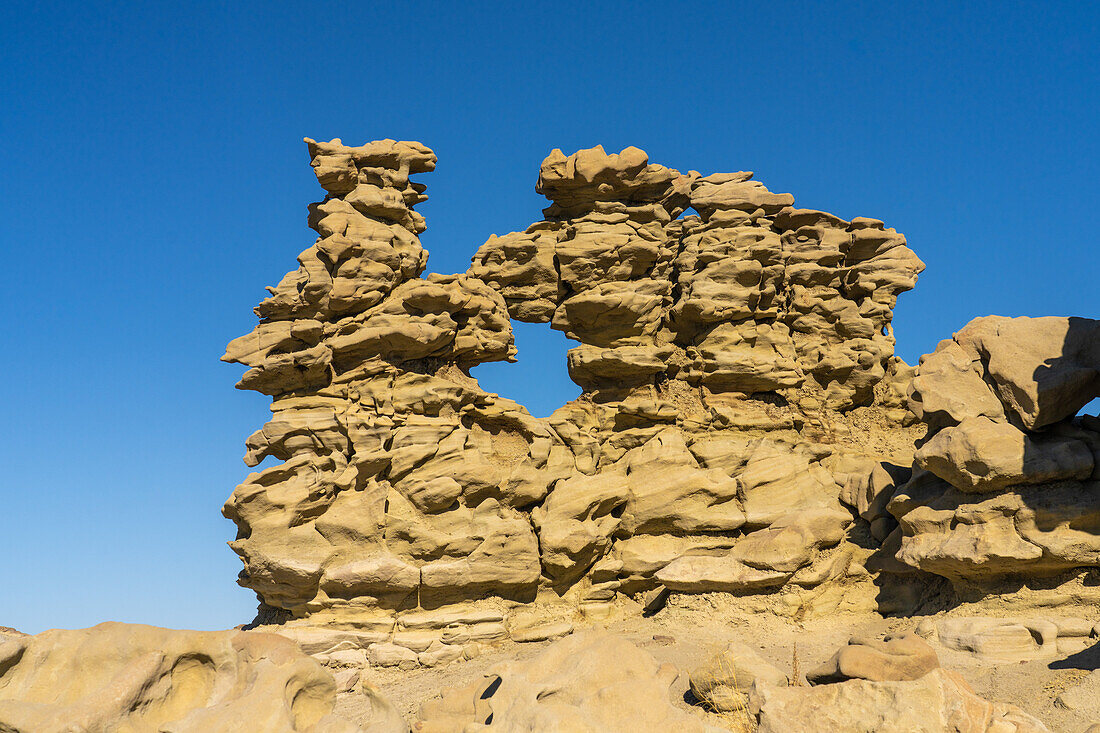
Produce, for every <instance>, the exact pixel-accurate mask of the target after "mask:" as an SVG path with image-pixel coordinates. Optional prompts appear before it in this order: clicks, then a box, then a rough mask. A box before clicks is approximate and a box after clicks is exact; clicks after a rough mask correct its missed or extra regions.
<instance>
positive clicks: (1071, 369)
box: [887, 316, 1100, 600]
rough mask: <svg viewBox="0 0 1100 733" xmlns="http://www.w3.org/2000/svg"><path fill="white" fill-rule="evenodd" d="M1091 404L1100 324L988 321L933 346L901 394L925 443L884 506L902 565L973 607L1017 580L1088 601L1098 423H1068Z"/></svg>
mask: <svg viewBox="0 0 1100 733" xmlns="http://www.w3.org/2000/svg"><path fill="white" fill-rule="evenodd" d="M1097 396H1100V321H1091V320H1088V319H1083V318H1002V317H996V316H990V317H987V318H979V319H976V320H974V321H972V322H971V323H970V324H968V325H967V326H966V327H965V328H964V329H962V330H961V331H959V333H957V334H955V337H954V338H953V339H951V340H948V341H944V342H942V343H941V344H940V345H939V346H938V347H937V348H936V351H935V353H934V354H931V355H929V356H927V357H925V358H924V359H922V362H921V364H920V367H919V373H918V376H917V377H916V378H915V379H913V381H912V384H911V387H910V391H909V402H910V407H911V408H912V410H913V411H914V412H915V413H916V414H917V415H918V416H919V417H920V418H921V419H922V420H923V422H924V423H925V424H926V425H927V427H928V430H929V436H928V438H927V440H926V441H925V442H924V444H923V445H922V446H921V447H920V449H919V450H918V451H917V452H916V455H915V460H914V474H913V477H912V480H911V481H909V483H907V484H906V485H905V486H903V487H901V488H900V489H899V490H898V491H897V492H896V493H895V494H894V496H893V497H892V499H891V500H890V502H889V505H888V507H887V508H888V510H889V511H890V513H891V514H893V515H894V516H895V517H896V518H897V519H898V522H899V524H900V528H899V530H898V543H899V545H898V546H899V549H898V552H897V558H898V559H899V560H901V561H902V562H904V563H907V564H909V565H911V566H913V567H916V568H919V569H921V570H923V571H927V572H930V573H935V574H937V575H941V576H944V577H946V578H948V579H950V580H951V581H952V583H953V584H954V585H955V586H956V589H957V590H958V591H959V592H960V593H961V594H962V595H963V596H964V597H967V598H971V599H973V598H980V597H981V596H983V595H985V594H986V593H990V592H994V591H995V590H999V589H1004V588H1006V587H1011V586H1012V585H1013V584H1015V585H1017V586H1018V585H1019V584H1020V582H1021V581H1020V580H1019V579H1020V578H1031V579H1035V578H1049V579H1057V581H1058V582H1062V581H1065V582H1066V583H1068V584H1069V585H1068V586H1067V587H1066V589H1065V591H1066V592H1067V593H1069V594H1071V595H1072V597H1073V598H1076V599H1077V600H1081V599H1083V598H1087V597H1090V596H1094V594H1093V593H1091V591H1090V590H1089V586H1091V585H1094V584H1093V583H1090V582H1088V581H1087V577H1086V576H1087V575H1088V574H1089V573H1095V572H1096V569H1097V568H1100V501H1098V500H1097V499H1098V497H1100V420H1097V419H1096V418H1095V417H1090V416H1082V417H1075V416H1076V415H1077V412H1078V411H1079V410H1080V409H1081V408H1082V407H1083V406H1084V405H1085V404H1087V403H1088V402H1089V401H1090V400H1092V399H1093V398H1095V397H1097ZM1083 578H1084V580H1082V579H1083ZM1046 582H1047V583H1048V584H1049V582H1051V581H1046ZM1055 584H1057V583H1055ZM1071 586H1073V587H1071Z"/></svg>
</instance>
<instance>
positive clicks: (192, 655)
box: [0, 623, 407, 733]
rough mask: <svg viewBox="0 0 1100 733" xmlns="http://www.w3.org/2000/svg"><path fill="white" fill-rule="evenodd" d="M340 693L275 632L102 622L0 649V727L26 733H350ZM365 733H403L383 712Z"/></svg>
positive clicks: (12, 641)
mask: <svg viewBox="0 0 1100 733" xmlns="http://www.w3.org/2000/svg"><path fill="white" fill-rule="evenodd" d="M335 699H336V688H335V683H334V681H333V679H332V677H331V676H330V675H329V674H327V673H326V672H325V671H324V670H323V669H322V667H321V665H320V664H318V663H317V662H316V661H315V660H313V659H310V658H309V657H307V656H306V655H304V654H303V653H302V652H301V651H299V650H298V648H297V647H295V645H294V643H293V642H290V641H288V640H286V639H284V638H282V637H280V636H276V635H273V634H261V633H255V632H240V631H216V632H200V631H172V630H168V629H159V628H154V627H152V626H138V625H131V624H120V623H105V624H100V625H99V626H96V627H94V628H90V629H81V630H78V631H47V632H45V633H42V634H39V635H38V636H33V637H28V636H22V637H19V638H14V637H13V638H10V639H9V640H7V641H4V642H3V643H0V729H2V730H5V731H13V732H26V733H31V732H32V731H33V733H51V732H56V733H68V732H69V731H77V730H79V731H87V733H107V732H108V731H117V732H120V733H127V732H132V733H139V732H143V731H164V732H165V733H167V732H169V731H171V733H186V732H193V733H218V732H219V731H224V732H225V733H235V732H236V731H240V730H242V729H243V728H242V726H244V727H246V728H247V729H248V730H257V731H259V730H262V731H270V732H271V733H278V732H280V731H285V732H286V733H291V732H292V731H295V732H301V733H354V732H355V731H360V730H363V729H362V728H360V727H359V726H358V725H353V724H352V723H350V722H348V721H347V720H343V719H340V718H337V717H336V716H334V715H333V714H332V709H333V704H334V702H335ZM376 723H377V724H374V725H368V727H367V728H366V729H365V730H366V731H367V732H368V733H401V731H404V730H407V728H406V727H405V726H404V724H403V723H401V722H400V721H399V720H393V719H392V718H390V719H389V720H388V721H387V720H386V719H385V718H384V716H383V715H380V716H379V717H378V720H377V721H376Z"/></svg>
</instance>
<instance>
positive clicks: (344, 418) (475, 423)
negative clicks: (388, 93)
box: [223, 140, 923, 666]
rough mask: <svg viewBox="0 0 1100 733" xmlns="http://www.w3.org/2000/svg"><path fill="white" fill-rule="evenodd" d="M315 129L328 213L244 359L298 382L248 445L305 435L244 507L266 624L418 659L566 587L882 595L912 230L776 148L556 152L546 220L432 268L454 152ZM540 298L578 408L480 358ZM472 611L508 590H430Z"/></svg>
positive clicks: (275, 292)
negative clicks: (825, 185) (877, 580)
mask: <svg viewBox="0 0 1100 733" xmlns="http://www.w3.org/2000/svg"><path fill="white" fill-rule="evenodd" d="M307 144H308V148H309V154H310V157H311V162H312V165H313V168H314V172H315V173H316V175H317V180H318V182H319V183H320V184H321V186H322V188H324V189H325V191H326V194H327V195H326V198H325V200H324V201H322V202H321V203H318V204H315V205H313V206H311V207H310V216H309V219H308V222H309V225H310V226H311V227H312V228H313V229H314V230H315V231H316V232H317V233H318V238H317V240H316V242H315V243H314V244H313V245H312V246H311V247H309V248H307V249H306V250H305V251H304V252H302V254H301V255H299V258H298V261H299V265H300V267H299V268H298V270H296V271H295V272H292V273H289V274H288V275H287V276H286V277H285V278H284V279H283V281H282V282H281V283H280V284H279V285H278V286H276V287H274V288H271V289H270V291H271V292H270V297H269V298H267V299H266V300H264V301H263V302H262V303H261V304H260V305H259V306H258V307H257V308H256V313H257V315H258V316H259V317H260V323H259V325H257V326H256V328H255V329H254V330H253V332H252V333H250V334H248V335H246V336H243V337H241V338H238V339H236V340H234V341H233V342H232V343H230V344H229V346H228V348H227V351H226V355H225V357H224V359H225V360H227V361H232V362H238V363H242V364H244V365H245V366H247V367H248V368H249V369H248V371H247V372H246V373H245V374H244V376H243V377H242V379H241V382H240V384H239V385H238V386H239V387H241V388H244V389H253V390H257V391H260V392H262V393H264V394H268V395H270V396H271V397H272V420H271V421H270V422H269V423H268V424H267V425H265V426H264V427H263V428H262V429H261V430H259V431H258V432H257V433H255V434H254V435H253V436H252V437H250V438H249V439H248V441H247V454H246V457H245V460H246V463H248V464H249V465H250V466H260V464H261V462H262V461H264V460H265V458H267V457H268V456H271V457H272V458H274V459H276V460H278V461H281V462H282V463H279V464H276V465H271V466H270V467H266V468H262V470H259V471H258V472H256V473H253V474H251V475H250V476H249V477H248V478H247V479H246V480H245V482H244V483H243V484H241V485H240V486H239V487H237V489H236V491H234V493H233V495H232V497H231V498H230V499H229V501H227V502H226V504H225V507H224V510H223V511H224V514H225V515H226V516H227V517H229V518H230V519H232V520H233V521H234V522H235V523H236V524H237V526H238V536H237V538H236V539H235V540H234V541H233V542H232V543H231V546H232V547H233V549H234V550H235V551H236V552H237V553H238V555H240V557H241V559H242V561H243V563H244V569H243V571H242V573H241V576H240V583H241V584H242V585H244V586H246V587H249V588H251V589H253V590H254V591H256V593H257V595H258V596H259V598H260V601H261V607H260V614H259V617H258V620H259V621H260V622H263V623H276V624H277V623H279V622H285V621H287V620H288V619H294V620H295V623H299V622H305V623H307V624H308V625H313V626H315V627H318V628H327V629H336V630H344V631H351V630H358V631H360V632H369V633H370V634H373V635H375V637H377V638H375V637H372V638H371V639H369V640H368V639H366V638H358V639H356V640H355V641H353V642H349V645H351V646H353V647H354V648H355V649H358V650H361V651H364V652H365V654H366V656H367V658H368V660H370V661H371V663H377V664H384V665H394V666H402V665H408V664H412V663H414V662H413V660H414V658H415V661H416V663H420V664H428V663H431V664H439V663H445V662H446V661H448V660H452V659H456V658H461V656H462V655H464V654H466V651H465V646H466V645H468V644H493V643H496V642H497V641H498V640H500V639H505V638H507V637H508V636H509V633H510V632H509V631H508V628H509V623H510V622H509V620H508V616H509V614H510V610H509V609H511V608H514V607H515V604H517V603H519V604H526V603H530V602H532V601H534V600H535V599H536V598H537V597H539V594H540V593H542V594H544V596H545V595H546V594H548V593H553V594H554V597H557V598H561V599H563V601H564V602H565V603H566V604H567V605H569V607H570V608H572V609H574V610H577V611H579V612H580V613H581V614H583V615H584V616H585V617H586V618H595V617H599V616H605V615H607V613H609V612H610V611H609V609H611V608H612V605H613V603H614V601H615V599H616V598H619V597H621V596H624V595H634V596H638V597H639V598H640V597H641V596H640V595H639V594H645V593H650V592H654V591H657V590H658V589H662V590H661V591H660V593H666V594H667V592H673V593H697V592H716V591H736V592H738V593H773V592H779V591H782V592H785V593H788V594H791V595H792V598H794V600H791V601H790V602H789V603H787V604H786V607H788V608H790V609H791V611H790V612H792V613H793V612H794V611H795V610H798V612H799V613H806V612H810V610H809V609H810V608H811V607H813V604H819V605H820V604H821V603H822V602H823V601H822V599H825V601H824V602H826V603H830V602H831V603H836V602H839V601H838V599H839V598H841V597H842V596H844V595H847V597H848V598H849V600H850V601H851V602H855V600H856V599H860V598H862V599H865V600H863V601H860V602H862V603H865V604H873V600H872V598H873V596H874V589H873V588H872V587H871V584H870V582H869V579H868V576H867V573H866V571H865V570H864V569H863V567H862V564H861V563H862V560H864V559H866V557H867V556H868V555H869V554H870V553H872V552H873V551H874V548H871V547H867V546H866V544H865V543H864V544H863V545H861V544H858V543H856V542H854V541H852V539H851V538H850V537H849V534H850V533H851V532H852V531H854V530H853V529H852V525H853V522H857V521H858V522H864V521H865V522H868V523H869V524H870V525H871V528H872V529H871V533H872V535H874V536H885V535H886V534H887V533H888V532H889V531H890V530H892V529H893V525H892V524H891V523H892V522H893V521H894V519H893V517H892V516H891V515H890V514H888V513H887V512H885V510H884V507H885V503H886V499H887V498H888V495H889V493H890V490H891V489H892V487H893V486H894V483H895V482H896V481H898V480H901V477H900V476H899V475H893V474H889V473H888V472H886V471H885V469H884V468H883V466H884V465H886V464H883V461H884V460H885V459H887V458H889V459H890V460H892V461H894V463H890V464H888V465H891V466H894V465H904V466H908V465H909V463H910V458H911V446H912V439H913V437H914V435H913V434H912V431H911V430H910V429H908V428H906V427H904V426H903V425H902V420H903V419H904V418H905V416H906V415H907V413H906V412H905V410H904V408H903V405H902V403H901V401H900V399H901V398H900V395H902V394H903V393H904V392H905V389H906V388H907V383H908V380H909V377H910V374H911V370H910V369H909V368H908V367H906V366H905V365H904V364H902V363H901V362H900V361H899V360H897V359H895V358H894V357H893V355H892V352H893V338H892V336H891V334H890V321H891V318H892V309H893V307H894V304H895V302H896V299H897V296H898V295H899V294H900V293H902V292H904V291H906V290H908V289H910V288H912V287H913V285H914V283H915V282H916V277H917V274H918V273H919V272H920V271H921V269H923V264H922V263H921V262H920V260H919V259H918V258H917V257H916V255H914V254H913V252H912V251H911V250H910V249H909V248H908V246H907V245H906V243H905V238H904V237H903V236H902V235H900V234H898V233H897V232H895V231H894V230H893V229H888V228H886V227H885V225H884V224H883V223H882V222H880V221H877V220H873V219H864V218H857V219H854V220H852V221H844V220H841V219H839V218H837V217H834V216H832V215H830V214H826V213H823V212H818V211H812V210H807V209H795V208H793V198H792V197H791V196H790V195H789V194H773V193H771V192H769V191H768V190H767V189H766V188H765V187H764V186H763V185H762V184H760V183H758V182H756V181H754V180H752V174H750V173H732V174H716V175H710V176H701V175H700V174H698V173H695V172H689V173H687V174H681V173H679V172H678V171H675V170H672V169H670V168H666V167H664V166H660V165H655V164H650V163H649V161H648V158H647V157H646V155H645V153H643V152H642V151H640V150H637V149H636V148H628V149H626V150H624V151H622V152H621V153H618V154H612V155H608V154H606V153H605V152H604V151H603V149H602V148H593V149H590V150H582V151H579V152H577V153H575V154H573V155H570V156H566V155H564V154H563V153H561V152H560V151H554V152H553V153H551V155H550V156H549V157H548V158H547V159H546V160H545V161H544V162H543V164H542V167H541V170H540V173H539V181H538V184H537V190H539V191H540V192H542V193H543V194H545V195H546V196H547V197H548V198H549V199H550V200H551V201H552V204H551V206H549V207H548V208H547V209H546V210H545V211H544V216H545V219H544V220H543V221H541V222H538V223H536V224H533V225H532V226H531V227H529V228H528V229H527V230H526V231H525V232H518V233H512V234H507V235H504V236H501V237H496V236H494V237H491V238H490V239H489V241H488V242H486V243H485V244H484V245H483V246H482V247H481V248H480V249H479V250H478V251H477V253H476V254H475V256H474V258H473V264H472V266H471V267H470V269H469V271H468V272H467V273H465V274H462V275H435V274H428V275H424V274H423V270H424V267H425V265H426V261H427V253H426V252H425V251H424V249H423V247H421V245H420V242H419V239H418V235H419V234H420V233H421V232H422V231H424V228H425V222H424V220H423V218H422V217H421V216H420V215H419V214H417V213H416V212H415V211H414V207H415V206H416V205H417V204H419V203H420V202H422V201H423V200H424V199H425V195H424V190H425V187H424V186H423V185H422V184H420V183H416V182H412V181H410V176H412V175H415V174H419V173H425V172H428V171H431V170H432V169H433V168H434V166H435V155H434V154H433V153H432V152H431V151H430V150H428V149H427V148H425V147H424V146H423V145H420V144H419V143H412V142H394V141H392V140H386V141H381V142H374V143H369V144H367V145H363V146H359V147H350V146H345V145H343V144H342V143H341V142H340V141H339V140H334V141H332V142H330V143H319V142H314V141H312V140H307ZM689 208H690V209H693V210H694V212H695V213H694V214H690V215H687V210H688V209H689ZM510 318H516V319H519V320H523V321H531V322H541V323H549V324H550V327H552V328H555V329H558V330H561V331H564V332H565V333H566V334H567V335H569V336H570V337H571V338H574V339H576V340H578V341H579V342H580V345H579V346H577V348H575V349H573V350H571V351H570V352H569V355H568V358H567V362H568V364H567V366H568V369H569V371H570V374H571V375H572V376H573V378H574V380H575V381H577V383H578V384H580V385H581V386H582V387H583V388H584V390H585V391H584V394H583V395H582V396H581V397H580V398H579V399H577V400H575V401H573V402H570V403H569V404H566V405H564V406H562V407H561V408H560V409H559V410H557V411H556V412H555V413H554V414H553V415H552V416H551V417H549V418H546V419H536V418H533V417H532V416H531V415H530V414H529V413H528V412H527V411H526V410H525V409H524V408H523V407H522V406H520V405H518V404H516V403H514V402H511V401H509V400H506V399H503V398H501V397H499V396H497V395H494V394H490V393H487V392H485V391H483V390H482V389H481V388H480V387H479V385H478V384H477V381H476V380H475V379H473V378H472V377H471V376H470V369H471V368H472V367H474V366H476V365H478V364H481V363H484V362H487V361H501V360H512V359H514V358H515V348H514V346H513V339H512V330H511V321H510ZM837 410H845V411H848V412H849V413H851V414H853V415H858V420H857V419H855V418H853V419H852V420H851V421H850V420H849V416H848V414H847V413H841V412H837ZM868 424H874V425H876V426H880V427H881V431H879V432H877V433H869V432H868V431H866V430H865V429H862V428H861V427H856V426H857V425H858V426H865V425H868ZM854 513H855V514H858V515H859V518H858V519H857V518H856V517H855V516H854ZM823 584H834V585H837V586H853V587H854V586H859V587H860V588H862V589H863V590H862V591H860V592H849V593H847V594H839V593H834V594H826V595H822V594H818V593H815V592H814V591H813V589H815V588H816V587H818V586H821V585H823ZM799 594H807V595H806V599H808V600H807V603H803V602H801V601H799V600H797V597H798V596H799ZM494 599H496V600H494ZM815 599H816V600H815ZM830 599H831V600H830ZM469 603H473V604H474V606H470V607H468V606H467V605H464V604H469ZM501 604H503V605H501ZM463 608H474V610H480V611H485V610H487V609H488V610H499V611H501V618H499V619H497V621H495V622H494V623H496V624H497V626H496V627H494V628H495V629H496V630H495V631H493V632H492V633H490V631H489V630H487V629H486V628H485V627H476V628H474V627H475V626H476V624H472V623H467V622H465V621H455V622H454V629H453V630H451V631H449V632H448V633H447V634H442V633H441V634H440V635H439V638H437V639H421V638H419V637H414V636H413V635H410V634H408V633H405V632H407V631H409V629H408V628H405V627H404V626H403V621H402V618H407V617H408V615H409V614H410V613H416V612H419V611H431V610H435V609H442V610H446V609H463ZM466 627H470V628H466ZM288 628H290V627H288ZM294 633H297V632H294ZM471 635H473V636H471ZM475 637H476V638H475ZM433 645H434V646H433ZM330 651H333V649H326V650H322V651H319V652H318V653H328V652H330Z"/></svg>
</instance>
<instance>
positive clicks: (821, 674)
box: [806, 633, 940, 685]
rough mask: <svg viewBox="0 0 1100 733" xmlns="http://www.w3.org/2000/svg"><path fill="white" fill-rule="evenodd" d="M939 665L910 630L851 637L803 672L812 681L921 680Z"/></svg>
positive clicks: (821, 682)
mask: <svg viewBox="0 0 1100 733" xmlns="http://www.w3.org/2000/svg"><path fill="white" fill-rule="evenodd" d="M939 666H940V662H939V659H938V658H937V657H936V651H935V650H934V649H933V648H932V647H931V646H929V645H928V642H926V641H925V640H924V639H922V638H921V637H919V636H917V635H916V634H913V633H907V634H900V635H897V636H887V637H886V638H885V639H883V640H879V639H866V638H860V637H853V638H852V639H851V640H849V642H848V646H846V647H843V648H842V649H840V651H838V652H837V653H836V654H834V655H833V657H832V659H830V660H829V661H827V662H825V663H824V664H822V665H821V666H820V667H817V668H815V669H813V670H811V671H810V672H808V673H807V674H806V679H808V680H809V681H810V682H811V683H813V684H818V685H820V684H829V683H833V682H843V681H844V680H871V681H872V682H886V681H906V680H916V679H920V678H921V677H923V676H924V675H926V674H928V673H929V672H931V671H932V670H934V669H938V668H939Z"/></svg>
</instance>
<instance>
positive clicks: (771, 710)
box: [754, 669, 1048, 733]
mask: <svg viewBox="0 0 1100 733" xmlns="http://www.w3.org/2000/svg"><path fill="white" fill-rule="evenodd" d="M754 704H755V705H756V707H757V708H758V709H759V711H760V712H759V721H760V724H759V727H758V728H757V731H758V733H790V731H804V732H805V733H834V732H835V731H846V732H850V733H962V732H963V731H966V732H967V733H986V732H988V733H1042V732H1044V731H1047V730H1048V729H1047V727H1046V726H1044V725H1043V724H1042V722H1040V721H1039V720H1037V719H1036V718H1034V717H1032V716H1030V715H1028V714H1027V713H1025V712H1024V711H1023V710H1021V709H1019V708H1017V707H1015V706H1013V705H1007V704H1004V703H996V702H989V701H988V700H983V699H982V698H980V697H978V696H977V695H976V694H974V692H973V691H972V690H971V689H970V686H969V685H967V684H966V682H965V681H964V680H963V679H962V677H960V676H959V675H958V674H957V673H955V672H949V671H947V670H944V669H937V670H934V671H932V672H930V673H929V674H926V675H924V676H923V677H921V678H920V679H917V680H913V681H908V682H894V681H891V682H872V681H869V680H862V679H858V680H848V681H847V682H839V683H836V684H830V685H817V686H815V687H810V688H805V687H760V688H758V691H757V694H756V699H755V701H754Z"/></svg>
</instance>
